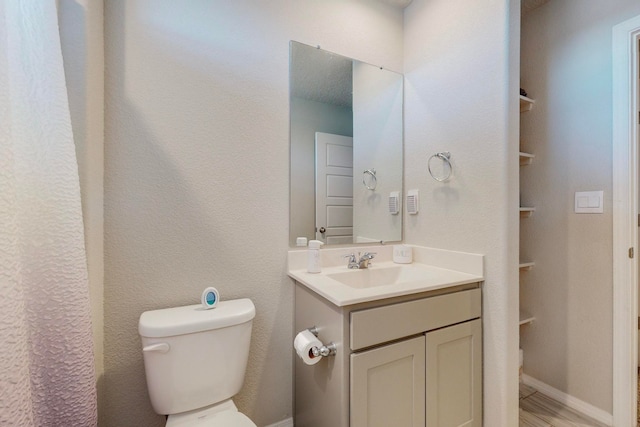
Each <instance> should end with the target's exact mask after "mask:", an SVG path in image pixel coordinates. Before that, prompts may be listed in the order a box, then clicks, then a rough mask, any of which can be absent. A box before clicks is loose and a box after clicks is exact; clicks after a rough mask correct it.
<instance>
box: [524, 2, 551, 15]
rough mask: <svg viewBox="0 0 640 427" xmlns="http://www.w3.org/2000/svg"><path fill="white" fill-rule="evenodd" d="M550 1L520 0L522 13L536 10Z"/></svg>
mask: <svg viewBox="0 0 640 427" xmlns="http://www.w3.org/2000/svg"><path fill="white" fill-rule="evenodd" d="M549 1H550V0H521V5H522V6H521V8H522V13H527V12H531V11H532V10H533V9H537V8H539V7H540V6H542V5H543V4H545V3H548V2H549Z"/></svg>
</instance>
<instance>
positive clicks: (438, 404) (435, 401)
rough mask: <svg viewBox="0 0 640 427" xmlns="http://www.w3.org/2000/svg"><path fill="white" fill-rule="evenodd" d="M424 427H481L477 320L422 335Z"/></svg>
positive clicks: (479, 341)
mask: <svg viewBox="0 0 640 427" xmlns="http://www.w3.org/2000/svg"><path fill="white" fill-rule="evenodd" d="M426 345H427V348H426V358H427V365H426V366H427V372H426V378H427V386H426V388H427V408H426V411H427V427H481V426H482V323H481V321H480V319H477V320H473V321H471V322H465V323H461V324H459V325H455V326H449V327H448V328H443V329H439V330H437V331H433V332H429V333H427V334H426Z"/></svg>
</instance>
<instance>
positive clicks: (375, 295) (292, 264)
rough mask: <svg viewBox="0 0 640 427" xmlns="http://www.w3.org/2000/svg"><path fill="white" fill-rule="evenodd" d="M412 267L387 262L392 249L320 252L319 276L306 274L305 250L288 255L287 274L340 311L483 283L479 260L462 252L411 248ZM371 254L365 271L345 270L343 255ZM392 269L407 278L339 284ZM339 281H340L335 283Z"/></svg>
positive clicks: (478, 257) (369, 248) (384, 247)
mask: <svg viewBox="0 0 640 427" xmlns="http://www.w3.org/2000/svg"><path fill="white" fill-rule="evenodd" d="M412 248H413V259H414V261H413V263H411V264H395V263H394V262H393V261H391V254H392V246H378V247H376V246H367V247H360V248H335V249H334V248H331V249H322V250H321V251H320V252H321V258H322V264H323V268H322V272H321V273H308V272H307V270H306V255H307V251H306V250H292V251H289V271H288V274H289V276H290V277H291V278H293V279H294V280H296V281H297V282H299V283H301V284H303V285H304V286H306V287H308V288H309V289H311V290H312V291H314V292H315V293H317V294H318V295H321V296H322V297H324V298H325V299H327V300H328V301H330V302H332V303H333V304H335V305H336V306H339V307H343V306H347V305H352V304H358V303H362V302H369V301H375V300H380V299H385V298H392V297H397V296H403V295H410V294H414V293H419V292H426V291H433V290H437V289H443V288H447V287H452V286H458V285H464V284H469V283H477V282H481V281H483V280H484V272H483V258H484V257H483V256H482V255H477V254H469V253H463V252H453V251H446V250H441V249H433V248H425V247H420V246H412ZM364 251H369V252H375V253H376V258H375V259H374V260H373V262H372V264H371V265H370V267H369V269H368V270H369V271H367V270H349V269H347V262H346V260H344V259H343V257H344V255H348V254H350V253H357V252H364ZM391 269H394V270H396V271H399V270H400V269H402V270H403V273H409V274H407V275H406V276H407V278H405V279H403V280H398V282H397V283H392V284H383V285H379V284H378V285H374V286H364V287H360V286H348V285H347V284H344V283H342V282H341V281H339V280H342V279H343V278H346V279H347V280H348V279H349V278H352V277H354V275H371V276H372V277H376V275H378V274H379V273H383V274H384V272H385V271H387V272H388V271H391ZM336 277H340V279H336Z"/></svg>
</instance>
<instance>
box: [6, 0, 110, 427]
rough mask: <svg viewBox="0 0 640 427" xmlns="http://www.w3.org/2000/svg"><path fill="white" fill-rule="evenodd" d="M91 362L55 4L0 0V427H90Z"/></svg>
mask: <svg viewBox="0 0 640 427" xmlns="http://www.w3.org/2000/svg"><path fill="white" fill-rule="evenodd" d="M93 360H94V359H93V342H92V336H91V318H90V307H89V290H88V281H87V267H86V255H85V251H84V235H83V224H82V213H81V206H80V187H79V180H78V166H77V163H76V156H75V147H74V143H73V136H72V132H71V123H70V116H69V106H68V102H67V89H66V84H65V79H64V70H63V63H62V53H61V47H60V37H59V33H58V21H57V10H56V0H37V1H33V0H0V426H3V427H6V426H20V427H26V426H38V427H43V426H44V427H46V426H56V427H57V426H60V427H63V426H64V427H72V426H83V427H84V426H95V425H96V424H97V422H96V412H97V411H96V391H95V388H96V387H95V381H96V380H95V369H94V364H93Z"/></svg>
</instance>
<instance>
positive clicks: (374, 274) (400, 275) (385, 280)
mask: <svg viewBox="0 0 640 427" xmlns="http://www.w3.org/2000/svg"><path fill="white" fill-rule="evenodd" d="M327 277H328V278H330V279H333V280H335V281H337V282H340V283H342V284H343V285H347V286H350V287H352V288H356V289H362V288H374V287H377V286H387V285H398V284H402V283H410V282H416V281H419V280H424V279H425V271H424V270H423V269H419V268H416V267H412V266H393V267H384V268H367V269H363V270H349V271H344V272H340V273H333V274H327Z"/></svg>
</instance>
